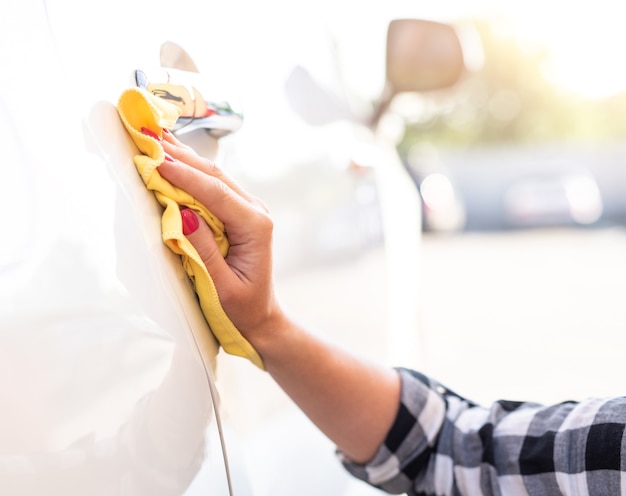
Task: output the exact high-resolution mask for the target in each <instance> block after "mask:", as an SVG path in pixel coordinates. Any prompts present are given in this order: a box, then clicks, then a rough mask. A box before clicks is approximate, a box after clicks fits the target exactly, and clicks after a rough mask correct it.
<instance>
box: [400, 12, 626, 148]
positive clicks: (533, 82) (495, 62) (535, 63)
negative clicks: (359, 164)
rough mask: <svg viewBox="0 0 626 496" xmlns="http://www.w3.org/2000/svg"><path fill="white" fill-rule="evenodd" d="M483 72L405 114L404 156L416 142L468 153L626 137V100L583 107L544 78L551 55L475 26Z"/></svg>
mask: <svg viewBox="0 0 626 496" xmlns="http://www.w3.org/2000/svg"><path fill="white" fill-rule="evenodd" d="M474 25H475V26H476V28H477V30H478V33H479V35H480V39H481V43H482V45H483V51H484V59H485V60H484V64H483V66H482V68H481V69H480V70H479V71H476V72H473V73H469V74H468V75H466V76H465V78H464V79H463V81H461V82H459V83H458V84H457V85H456V86H455V87H454V88H453V89H451V90H446V91H442V92H440V93H434V94H432V95H428V96H422V97H420V102H419V105H416V106H415V107H416V111H415V112H413V113H411V112H408V113H407V112H405V113H404V114H405V117H406V118H407V126H406V131H405V136H404V138H403V140H402V141H401V143H400V144H399V150H400V152H401V153H402V154H405V153H407V152H408V150H409V149H410V147H411V146H412V145H413V144H414V143H416V142H424V141H427V142H430V143H433V144H435V145H446V146H459V147H468V146H475V145H485V144H486V145H490V144H502V143H529V142H532V143H538V142H571V141H576V142H588V143H598V142H602V141H615V140H617V139H623V138H624V137H626V92H623V93H620V94H618V95H615V96H613V97H610V98H606V99H604V100H590V99H584V98H582V97H580V96H577V95H574V94H571V93H567V92H565V91H564V90H563V89H562V88H560V87H558V86H556V85H554V84H552V83H550V82H549V81H548V80H547V79H546V78H545V77H544V75H543V74H542V68H543V65H544V62H545V61H546V59H547V55H548V54H547V53H546V52H545V51H541V50H539V49H535V50H529V49H528V48H526V47H524V46H522V45H521V44H519V43H518V42H517V41H516V40H515V39H513V38H512V37H509V36H506V34H502V33H499V31H498V30H496V29H494V25H492V24H490V23H489V22H488V21H475V22H474Z"/></svg>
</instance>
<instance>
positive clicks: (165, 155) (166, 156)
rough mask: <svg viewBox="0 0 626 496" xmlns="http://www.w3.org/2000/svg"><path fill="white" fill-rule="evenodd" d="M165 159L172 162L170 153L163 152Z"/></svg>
mask: <svg viewBox="0 0 626 496" xmlns="http://www.w3.org/2000/svg"><path fill="white" fill-rule="evenodd" d="M163 155H164V158H165V160H167V161H168V162H173V161H174V159H173V158H172V157H171V155H169V154H167V153H163Z"/></svg>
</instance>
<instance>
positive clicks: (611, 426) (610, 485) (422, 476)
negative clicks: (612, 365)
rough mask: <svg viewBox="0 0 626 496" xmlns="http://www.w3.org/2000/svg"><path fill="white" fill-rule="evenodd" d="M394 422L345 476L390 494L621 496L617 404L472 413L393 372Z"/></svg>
mask: <svg viewBox="0 0 626 496" xmlns="http://www.w3.org/2000/svg"><path fill="white" fill-rule="evenodd" d="M399 373H400V376H401V379H402V396H401V403H400V406H399V409H398V414H397V416H396V420H395V422H394V424H393V426H392V428H391V430H390V431H389V434H388V435H387V438H386V439H385V442H384V443H383V445H382V446H381V447H380V448H379V450H378V452H377V454H376V455H375V457H374V458H373V459H372V460H371V461H370V462H369V463H368V464H366V465H359V464H355V463H352V462H351V461H350V460H348V459H346V458H345V457H344V456H341V458H342V462H343V464H344V466H345V467H346V468H347V470H348V471H349V472H351V473H352V474H353V475H355V476H356V477H359V478H361V479H363V480H365V481H367V482H369V483H370V484H372V485H374V486H376V487H379V488H381V489H383V490H385V491H387V492H389V493H392V494H401V493H407V494H410V495H420V496H430V495H432V496H442V495H465V494H471V495H500V494H504V495H542V496H544V495H548V494H566V495H567V494H586V495H592V496H593V495H613V494H626V436H625V435H624V434H625V425H626V398H611V399H589V400H586V401H582V402H564V403H560V404H557V405H551V406H543V405H539V404H536V403H522V402H511V401H498V402H496V403H494V404H493V405H492V406H491V408H483V407H480V406H478V405H476V404H474V403H472V402H471V401H468V400H466V399H464V398H462V397H460V396H458V395H457V394H455V393H454V392H452V391H450V390H449V389H447V388H445V387H443V386H442V385H440V384H439V383H437V382H436V381H434V380H432V379H430V378H428V377H426V376H424V375H422V374H420V373H418V372H415V371H410V370H407V369H399Z"/></svg>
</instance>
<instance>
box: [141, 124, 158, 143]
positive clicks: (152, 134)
mask: <svg viewBox="0 0 626 496" xmlns="http://www.w3.org/2000/svg"><path fill="white" fill-rule="evenodd" d="M141 132H142V133H143V134H145V135H146V136H150V137H151V138H154V139H155V140H157V141H161V139H162V138H161V137H160V136H159V135H158V134H157V133H155V132H154V131H153V130H152V129H148V128H147V127H142V128H141Z"/></svg>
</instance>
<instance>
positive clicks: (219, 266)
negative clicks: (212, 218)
mask: <svg viewBox="0 0 626 496" xmlns="http://www.w3.org/2000/svg"><path fill="white" fill-rule="evenodd" d="M180 215H181V217H182V221H183V234H184V235H185V236H186V237H187V239H188V240H189V242H190V243H191V244H192V245H193V247H194V248H195V249H196V251H197V252H198V255H200V258H201V259H202V262H203V263H204V265H205V266H206V268H207V271H208V272H209V274H210V275H211V278H212V279H213V280H214V282H216V279H218V280H219V279H220V276H224V275H226V274H225V271H227V270H229V268H228V265H227V264H226V261H225V260H224V257H223V256H222V254H221V252H220V250H219V247H218V245H217V242H216V241H215V238H214V236H213V232H212V231H211V228H210V227H209V226H208V225H207V223H206V222H205V221H204V219H202V218H201V217H199V216H198V215H197V214H196V213H195V212H194V211H193V210H192V209H190V208H185V209H183V210H181V211H180Z"/></svg>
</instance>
